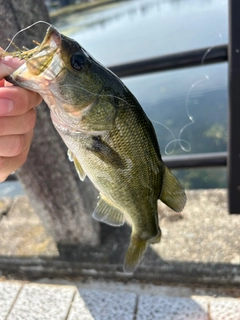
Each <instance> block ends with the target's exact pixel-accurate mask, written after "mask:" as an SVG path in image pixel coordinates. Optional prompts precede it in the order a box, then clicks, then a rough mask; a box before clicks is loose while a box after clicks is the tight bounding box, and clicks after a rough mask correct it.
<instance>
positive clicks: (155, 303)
mask: <svg viewBox="0 0 240 320" xmlns="http://www.w3.org/2000/svg"><path fill="white" fill-rule="evenodd" d="M136 319H137V320H188V319H189V320H208V299H204V298H202V299H197V298H195V297H192V298H178V297H166V296H165V297H160V296H150V295H141V296H140V297H139V300H138V308H137V317H136Z"/></svg>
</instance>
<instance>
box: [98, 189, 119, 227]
mask: <svg viewBox="0 0 240 320" xmlns="http://www.w3.org/2000/svg"><path fill="white" fill-rule="evenodd" d="M93 217H94V218H95V219H96V220H99V221H102V222H105V223H107V224H110V225H111V226H116V227H117V226H122V225H123V224H124V216H123V213H122V212H121V211H120V210H119V209H118V208H116V207H114V206H113V205H112V203H111V202H110V201H109V200H108V199H107V198H103V196H102V195H101V196H100V200H99V201H98V204H97V206H96V208H95V210H94V212H93Z"/></svg>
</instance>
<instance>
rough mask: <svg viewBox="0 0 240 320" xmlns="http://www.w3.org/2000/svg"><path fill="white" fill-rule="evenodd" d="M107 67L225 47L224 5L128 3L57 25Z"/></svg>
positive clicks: (218, 1) (204, 1) (203, 1)
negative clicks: (221, 45) (202, 48)
mask: <svg viewBox="0 0 240 320" xmlns="http://www.w3.org/2000/svg"><path fill="white" fill-rule="evenodd" d="M55 24H56V26H57V27H58V28H60V30H61V31H62V32H63V33H65V34H67V35H69V36H71V37H73V38H75V39H76V40H77V41H78V42H79V43H80V44H81V45H82V46H83V47H85V48H86V49H87V50H88V51H89V52H91V54H92V55H93V56H94V57H95V58H97V59H98V60H99V61H101V62H102V63H104V64H106V65H113V64H119V63H122V62H128V61H135V60H139V59H144V58H149V57H153V56H159V55H164V54H168V53H173V52H180V51H185V50H191V49H193V48H200V47H208V46H214V45H219V44H223V43H226V42H227V1H224V0H210V1H209V0H195V1H192V0H178V1H176V0H165V1H163V0H149V1H146V0H135V1H134V0H132V1H124V2H121V1H120V2H117V3H115V4H112V5H108V6H104V7H102V8H97V9H92V10H89V11H87V12H85V13H84V12H83V13H74V14H72V15H70V16H66V17H65V18H62V17H61V19H60V20H59V21H58V22H57V23H55Z"/></svg>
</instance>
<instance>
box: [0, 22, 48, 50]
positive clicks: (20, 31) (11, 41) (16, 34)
mask: <svg viewBox="0 0 240 320" xmlns="http://www.w3.org/2000/svg"><path fill="white" fill-rule="evenodd" d="M38 23H44V24H46V25H48V26H49V27H50V26H51V24H50V23H48V22H46V21H43V20H39V21H36V22H34V23H33V24H31V25H30V26H28V27H26V28H23V29H21V30H19V31H18V32H17V33H15V35H14V36H13V37H12V39H10V42H9V44H8V46H7V47H6V49H5V51H7V50H8V49H9V47H10V46H11V45H12V44H13V40H14V39H15V38H16V37H17V36H18V35H19V34H20V33H22V32H23V31H26V30H28V29H30V28H32V27H33V26H35V25H36V24H38Z"/></svg>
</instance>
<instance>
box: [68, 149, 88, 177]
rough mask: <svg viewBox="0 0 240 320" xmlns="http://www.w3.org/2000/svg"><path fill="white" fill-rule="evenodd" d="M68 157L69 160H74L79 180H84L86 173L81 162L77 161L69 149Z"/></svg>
mask: <svg viewBox="0 0 240 320" xmlns="http://www.w3.org/2000/svg"><path fill="white" fill-rule="evenodd" d="M68 158H69V160H70V161H73V162H74V166H75V169H76V171H77V173H78V176H79V178H80V180H81V181H84V180H85V178H86V174H85V172H84V170H83V168H82V166H81V164H80V163H79V161H78V159H77V158H76V157H75V155H74V154H73V153H72V151H71V150H68Z"/></svg>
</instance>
